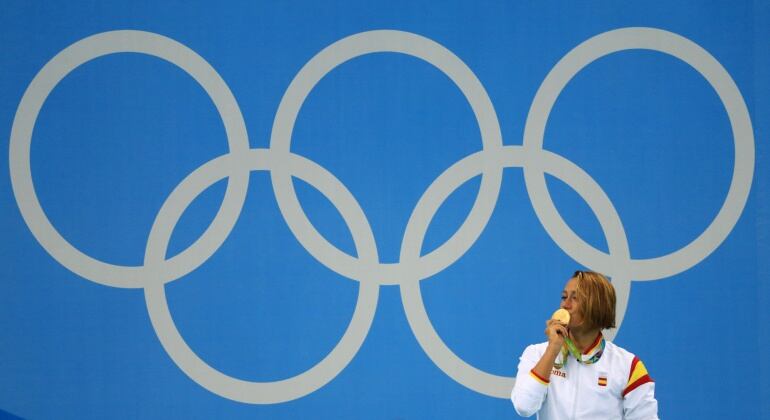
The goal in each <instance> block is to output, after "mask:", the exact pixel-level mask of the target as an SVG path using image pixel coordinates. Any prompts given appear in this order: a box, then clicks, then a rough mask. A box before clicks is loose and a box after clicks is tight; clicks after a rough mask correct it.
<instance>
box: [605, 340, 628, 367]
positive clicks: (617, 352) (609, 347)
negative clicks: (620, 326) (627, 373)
mask: <svg viewBox="0 0 770 420" xmlns="http://www.w3.org/2000/svg"><path fill="white" fill-rule="evenodd" d="M604 352H605V354H606V355H608V356H610V357H611V358H613V359H616V360H617V361H619V362H621V363H624V364H628V365H630V364H631V363H632V362H633V360H634V358H635V357H636V355H635V354H634V353H631V352H630V351H628V350H626V349H624V348H623V347H620V346H619V345H617V344H615V343H613V342H612V341H609V340H606V341H605V350H604Z"/></svg>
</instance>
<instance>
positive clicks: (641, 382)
mask: <svg viewBox="0 0 770 420" xmlns="http://www.w3.org/2000/svg"><path fill="white" fill-rule="evenodd" d="M648 382H654V381H653V380H652V378H650V375H644V376H642V377H641V378H639V379H637V380H636V382H634V383H632V384H631V385H629V386H627V387H626V389H624V390H623V396H624V397H625V396H626V394H628V393H629V392H631V391H633V390H635V389H636V388H639V387H640V386H642V385H644V384H646V383H648Z"/></svg>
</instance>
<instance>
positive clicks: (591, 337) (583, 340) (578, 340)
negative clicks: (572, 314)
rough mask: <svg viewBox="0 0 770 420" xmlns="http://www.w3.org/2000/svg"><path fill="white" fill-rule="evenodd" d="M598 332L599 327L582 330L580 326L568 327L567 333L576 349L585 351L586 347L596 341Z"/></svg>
mask: <svg viewBox="0 0 770 420" xmlns="http://www.w3.org/2000/svg"><path fill="white" fill-rule="evenodd" d="M600 332H601V330H599V329H590V330H587V331H584V330H582V329H580V328H572V329H570V332H569V335H570V338H572V342H574V343H575V346H576V347H577V348H578V350H580V351H581V352H585V351H586V350H588V347H589V346H590V345H591V344H593V343H594V342H595V341H596V336H597V335H599V333H600Z"/></svg>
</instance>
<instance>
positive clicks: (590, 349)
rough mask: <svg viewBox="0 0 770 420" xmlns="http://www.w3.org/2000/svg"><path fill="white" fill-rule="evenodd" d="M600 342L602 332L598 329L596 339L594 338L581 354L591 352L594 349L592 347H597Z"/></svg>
mask: <svg viewBox="0 0 770 420" xmlns="http://www.w3.org/2000/svg"><path fill="white" fill-rule="evenodd" d="M601 342H602V332H601V331H599V334H597V336H596V340H594V342H593V344H591V345H590V346H588V349H586V351H584V352H583V354H589V353H591V352H592V351H594V349H596V347H597V346H598V345H599V343H601Z"/></svg>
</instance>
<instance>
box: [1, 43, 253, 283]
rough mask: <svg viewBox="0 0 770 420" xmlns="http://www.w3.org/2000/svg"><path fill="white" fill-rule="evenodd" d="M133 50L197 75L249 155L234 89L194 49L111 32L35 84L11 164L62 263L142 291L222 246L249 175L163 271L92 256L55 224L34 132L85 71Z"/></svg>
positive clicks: (22, 197) (64, 56) (19, 116)
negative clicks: (68, 81) (59, 89)
mask: <svg viewBox="0 0 770 420" xmlns="http://www.w3.org/2000/svg"><path fill="white" fill-rule="evenodd" d="M123 52H132V53H140V54H146V55H151V56H154V57H158V58H160V59H163V60H165V61H168V62H170V63H172V64H174V65H176V66H177V67H179V68H180V69H182V70H183V71H184V72H185V73H187V74H188V75H190V76H191V77H192V78H193V79H195V81H196V82H198V83H199V84H200V86H201V87H202V88H203V89H204V90H205V91H206V93H207V94H208V95H209V97H210V98H211V100H212V101H213V102H214V105H215V106H216V108H217V110H218V111H219V115H220V117H221V118H222V122H223V123H224V127H225V132H226V134H227V144H228V148H229V151H230V153H236V154H237V153H245V152H246V151H248V150H249V140H248V135H247V133H246V124H245V122H244V121H243V116H242V115H241V111H240V108H239V107H238V103H237V101H236V100H235V97H234V96H233V94H232V92H230V89H229V88H228V87H227V84H226V83H225V81H224V80H222V78H221V77H220V76H219V74H218V73H217V72H216V70H214V68H213V67H211V65H210V64H209V63H207V62H206V60H204V59H203V58H202V57H201V56H199V55H198V54H197V53H195V52H194V51H193V50H191V49H190V48H188V47H186V46H184V45H182V44H181V43H179V42H177V41H174V40H172V39H170V38H167V37H164V36H162V35H158V34H154V33H151V32H143V31H132V30H124V31H111V32H103V33H100V34H96V35H92V36H89V37H87V38H84V39H81V40H80V41H77V42H75V43H74V44H72V45H70V46H69V47H67V48H65V49H64V50H62V51H61V52H59V53H58V54H56V56H54V57H53V58H52V59H51V60H50V61H49V62H48V63H46V65H45V66H43V68H42V69H41V70H40V71H39V72H38V73H37V75H36V76H35V78H34V79H33V80H32V82H30V84H29V86H28V87H27V90H26V91H25V92H24V96H23V97H22V99H21V102H20V103H19V108H18V110H17V111H16V116H15V117H14V120H13V126H12V128H11V139H10V145H9V166H10V173H11V186H12V188H13V193H14V195H15V196H16V202H17V203H18V205H19V210H20V211H21V215H22V217H23V218H24V221H25V222H26V223H27V226H28V227H29V230H30V231H31V232H32V235H33V236H34V237H35V239H37V241H38V242H39V243H40V245H41V246H42V247H43V248H44V249H45V250H46V251H47V252H48V253H49V254H50V255H51V256H52V257H53V258H54V259H55V260H56V261H58V262H59V263H60V264H61V265H63V266H64V267H66V268H67V269H68V270H70V271H72V272H73V273H75V274H77V275H79V276H81V277H83V278H86V279H89V280H91V281H93V282H95V283H99V284H102V285H105V286H112V287H121V288H141V287H144V286H146V285H147V282H148V280H147V279H155V281H160V282H163V283H165V282H168V281H171V280H174V279H177V278H179V277H182V276H184V275H185V274H187V273H189V272H191V271H192V270H194V269H196V268H197V267H198V266H200V265H201V264H202V263H203V262H204V261H205V260H206V259H208V258H209V257H210V256H211V255H213V254H214V252H216V250H217V249H219V247H220V245H221V244H222V242H224V240H225V239H226V237H227V235H229V232H230V231H231V230H232V227H233V226H234V224H235V221H236V220H237V218H238V214H239V213H240V211H241V208H242V207H243V203H244V201H245V200H246V191H247V189H248V182H249V172H248V171H242V172H240V173H231V174H230V176H229V177H228V181H227V189H226V190H225V196H224V199H223V201H222V205H221V207H220V209H219V210H218V211H217V214H216V216H215V217H214V219H213V220H212V222H211V224H210V225H209V227H208V228H207V229H206V231H205V232H204V233H203V235H201V237H199V238H198V239H197V240H196V241H195V242H194V243H193V244H192V245H190V246H189V247H188V248H187V249H185V250H184V251H182V252H180V253H179V254H177V255H175V256H174V257H172V258H170V259H169V260H166V261H163V262H162V263H160V265H158V266H147V265H144V266H123V265H114V264H110V263H105V262H102V261H99V260H97V259H94V258H93V257H91V256H89V255H86V254H84V253H83V252H81V251H80V250H78V249H77V248H75V247H74V246H72V244H70V243H69V242H68V241H67V240H66V239H64V237H62V236H61V234H59V232H58V231H57V230H56V228H55V227H54V226H53V225H52V224H51V221H50V220H48V217H47V216H46V214H45V212H44V211H43V209H42V207H41V205H40V201H39V200H38V198H37V194H36V193H35V187H34V185H33V182H32V172H31V169H30V147H31V143H32V132H33V129H34V127H35V123H36V121H37V117H38V115H39V114H40V109H41V108H42V106H43V104H44V103H45V101H46V99H47V98H48V95H49V94H50V93H51V91H53V89H54V88H55V87H56V86H57V85H58V84H59V82H61V80H62V79H64V77H66V76H67V74H69V73H70V72H71V71H73V70H75V69H76V68H78V67H79V66H81V65H83V64H85V63H87V62H89V61H91V60H93V59H96V58H98V57H102V56H105V55H109V54H114V53H123Z"/></svg>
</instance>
